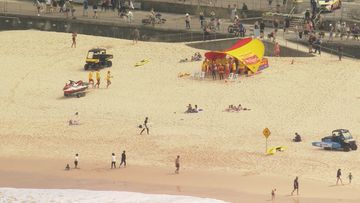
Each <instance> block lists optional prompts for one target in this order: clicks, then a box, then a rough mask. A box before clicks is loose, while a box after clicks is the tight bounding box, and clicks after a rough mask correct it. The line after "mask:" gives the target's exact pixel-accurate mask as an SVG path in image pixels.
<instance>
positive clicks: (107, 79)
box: [106, 71, 112, 88]
mask: <svg viewBox="0 0 360 203" xmlns="http://www.w3.org/2000/svg"><path fill="white" fill-rule="evenodd" d="M111 78H112V76H111V74H110V71H108V72H107V75H106V82H107V84H106V88H109V86H110V85H111Z"/></svg>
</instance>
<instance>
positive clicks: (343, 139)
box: [312, 129, 357, 152]
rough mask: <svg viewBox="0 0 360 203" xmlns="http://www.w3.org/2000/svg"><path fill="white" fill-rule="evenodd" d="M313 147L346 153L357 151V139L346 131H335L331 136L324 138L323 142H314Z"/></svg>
mask: <svg viewBox="0 0 360 203" xmlns="http://www.w3.org/2000/svg"><path fill="white" fill-rule="evenodd" d="M312 145H313V146H315V147H321V148H324V149H326V150H343V151H345V152H348V151H350V150H357V144H356V141H355V139H354V138H353V137H352V135H351V134H350V132H349V130H346V129H337V130H333V131H332V133H331V136H327V137H324V138H322V139H321V142H313V143H312Z"/></svg>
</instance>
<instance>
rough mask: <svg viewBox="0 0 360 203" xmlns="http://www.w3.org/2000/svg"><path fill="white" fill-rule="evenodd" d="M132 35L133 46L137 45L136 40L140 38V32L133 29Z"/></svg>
mask: <svg viewBox="0 0 360 203" xmlns="http://www.w3.org/2000/svg"><path fill="white" fill-rule="evenodd" d="M133 35H134V39H133V44H137V43H138V40H139V38H140V31H139V29H137V28H135V30H134V32H133Z"/></svg>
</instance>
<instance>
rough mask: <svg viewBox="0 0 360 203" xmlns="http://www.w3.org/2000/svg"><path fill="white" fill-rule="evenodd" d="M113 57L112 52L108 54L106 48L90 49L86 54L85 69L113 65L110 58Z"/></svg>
mask: <svg viewBox="0 0 360 203" xmlns="http://www.w3.org/2000/svg"><path fill="white" fill-rule="evenodd" d="M112 58H113V55H112V54H106V49H101V48H96V49H90V50H89V51H88V54H87V56H86V64H85V65H84V69H85V70H89V69H101V68H106V67H111V66H112V62H111V60H110V59H112Z"/></svg>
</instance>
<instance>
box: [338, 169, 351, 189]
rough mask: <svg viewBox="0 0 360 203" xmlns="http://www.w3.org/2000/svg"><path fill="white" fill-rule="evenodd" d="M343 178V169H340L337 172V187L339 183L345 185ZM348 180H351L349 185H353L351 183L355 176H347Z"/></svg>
mask: <svg viewBox="0 0 360 203" xmlns="http://www.w3.org/2000/svg"><path fill="white" fill-rule="evenodd" d="M341 176H342V173H341V169H340V168H339V169H338V170H337V172H336V185H338V184H339V181H340V183H341V184H342V185H343V184H344V183H343V182H342V179H341ZM347 178H348V179H349V184H351V181H352V179H353V175H352V174H351V172H350V173H349V175H348V176H347Z"/></svg>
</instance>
